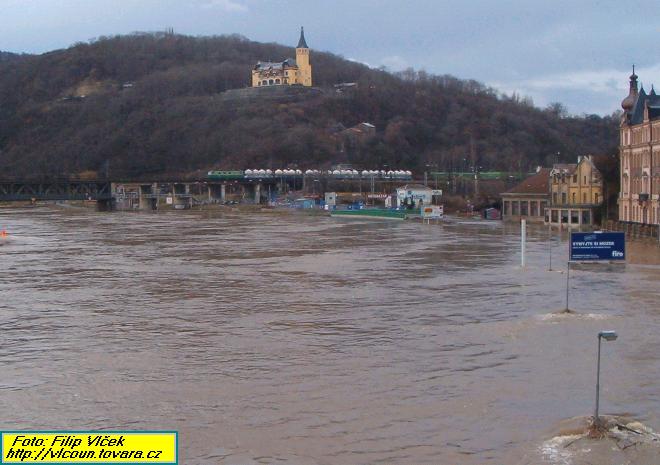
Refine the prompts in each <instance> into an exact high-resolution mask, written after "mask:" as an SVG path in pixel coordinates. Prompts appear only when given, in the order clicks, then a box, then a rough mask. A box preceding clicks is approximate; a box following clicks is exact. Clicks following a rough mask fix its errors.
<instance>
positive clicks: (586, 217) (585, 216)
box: [582, 210, 591, 224]
mask: <svg viewBox="0 0 660 465" xmlns="http://www.w3.org/2000/svg"><path fill="white" fill-rule="evenodd" d="M582 224H591V212H590V211H589V210H582Z"/></svg>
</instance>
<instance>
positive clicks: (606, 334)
mask: <svg viewBox="0 0 660 465" xmlns="http://www.w3.org/2000/svg"><path fill="white" fill-rule="evenodd" d="M617 337H618V336H617V334H616V331H601V332H599V333H598V365H597V368H596V411H595V412H594V425H599V424H600V418H599V417H598V407H599V405H598V404H599V402H600V341H601V339H605V340H606V341H615V340H616V338H617Z"/></svg>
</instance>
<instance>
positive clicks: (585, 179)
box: [583, 176, 587, 186]
mask: <svg viewBox="0 0 660 465" xmlns="http://www.w3.org/2000/svg"><path fill="white" fill-rule="evenodd" d="M583 184H584V185H585V186H586V185H587V177H586V176H585V177H584V183H583Z"/></svg>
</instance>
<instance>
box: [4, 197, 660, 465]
mask: <svg viewBox="0 0 660 465" xmlns="http://www.w3.org/2000/svg"><path fill="white" fill-rule="evenodd" d="M3 227H4V228H6V229H7V230H8V233H9V238H8V239H6V240H4V241H3V245H1V246H0V296H1V298H0V326H1V328H2V341H1V343H0V363H1V366H2V373H3V376H2V378H1V379H0V409H1V411H2V418H1V420H0V428H2V429H5V430H6V429H50V430H52V429H76V430H87V429H111V430H122V429H128V430H139V429H159V430H160V429H168V430H170V429H171V430H178V431H179V447H180V463H181V464H186V465H203V464H236V465H239V464H240V465H243V464H257V463H268V464H272V463H282V464H284V463H286V464H375V463H383V464H393V463H397V464H412V463H415V464H447V465H455V464H456V465H458V464H493V465H495V464H518V463H521V464H529V465H531V464H542V463H548V464H572V463H576V464H578V463H582V462H580V460H581V458H580V456H579V452H577V451H576V452H575V453H572V452H571V451H570V450H569V448H567V447H563V446H558V445H557V444H558V443H557V441H558V439H557V437H558V435H561V434H563V433H562V425H563V424H564V423H565V422H567V421H570V420H571V419H574V418H575V417H586V416H589V415H590V414H592V412H593V407H594V397H595V387H594V384H595V362H596V348H597V345H596V341H597V339H596V335H597V333H598V331H599V330H603V329H615V330H617V331H618V333H619V339H618V340H617V341H615V342H606V343H604V344H603V348H602V350H603V362H602V392H601V412H603V413H608V414H616V415H625V416H627V417H628V418H630V419H632V420H636V421H638V422H640V423H642V424H644V425H646V427H648V428H652V429H654V430H656V431H658V430H660V415H659V411H660V386H659V385H658V379H660V337H659V336H658V334H659V331H658V329H659V328H660V304H659V297H660V287H659V286H658V282H659V280H660V266H658V265H657V263H660V252H658V247H657V245H655V244H645V245H644V244H629V252H630V260H629V261H628V263H627V264H626V265H623V266H608V265H598V266H590V267H580V268H579V269H576V270H575V271H571V278H572V279H571V286H572V289H571V297H570V298H571V308H572V309H574V310H575V311H576V312H577V313H576V314H573V315H560V314H556V313H555V312H556V311H557V310H560V309H562V308H563V307H564V299H565V287H564V286H565V279H566V277H565V274H563V273H561V272H558V271H548V264H549V263H548V262H549V250H550V247H552V249H553V264H554V266H553V268H555V269H558V270H562V269H565V267H566V260H567V243H566V237H563V238H561V237H558V236H554V237H552V239H551V240H549V237H551V236H549V235H548V230H547V229H545V228H538V229H537V228H530V237H529V242H528V256H527V264H528V266H527V268H526V269H525V270H522V269H521V268H520V257H519V228H517V227H506V226H503V225H502V224H501V223H499V222H470V221H465V222H461V221H455V222H452V223H448V224H443V225H430V226H429V225H422V224H419V223H413V222H395V221H374V220H365V221H361V220H340V219H332V218H327V217H320V216H305V215H303V214H294V213H291V214H272V213H257V214H250V213H244V212H243V213H240V212H235V211H226V212H223V211H215V212H186V213H181V212H177V213H158V214H122V213H112V214H103V213H93V212H89V211H84V210H75V209H56V208H46V207H39V208H34V209H0V228H3ZM566 434H568V433H566ZM553 441H554V442H553ZM564 445H565V444H564ZM609 449H611V448H609ZM609 449H608V448H603V450H601V451H595V452H593V453H594V454H599V455H597V456H596V457H593V456H592V457H591V458H590V459H589V460H591V462H584V463H599V464H609V463H622V462H621V461H619V462H615V460H618V458H617V457H618V455H617V454H618V453H619V452H615V451H613V450H612V451H610V450H609ZM630 450H631V451H632V450H633V448H630ZM659 451H660V448H657V449H648V448H647V449H646V450H645V451H644V452H643V454H646V455H645V456H644V460H647V459H648V457H651V456H655V457H658V456H660V452H659ZM656 452H657V453H658V455H654V454H656ZM582 453H584V451H582ZM640 453H641V452H640ZM640 457H642V456H640ZM640 460H642V459H640ZM632 463H635V462H634V460H633V462H632ZM639 463H650V462H641V461H640V462H639Z"/></svg>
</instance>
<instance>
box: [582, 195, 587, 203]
mask: <svg viewBox="0 0 660 465" xmlns="http://www.w3.org/2000/svg"><path fill="white" fill-rule="evenodd" d="M582 203H587V193H586V192H583V193H582Z"/></svg>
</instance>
